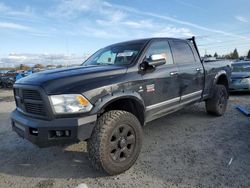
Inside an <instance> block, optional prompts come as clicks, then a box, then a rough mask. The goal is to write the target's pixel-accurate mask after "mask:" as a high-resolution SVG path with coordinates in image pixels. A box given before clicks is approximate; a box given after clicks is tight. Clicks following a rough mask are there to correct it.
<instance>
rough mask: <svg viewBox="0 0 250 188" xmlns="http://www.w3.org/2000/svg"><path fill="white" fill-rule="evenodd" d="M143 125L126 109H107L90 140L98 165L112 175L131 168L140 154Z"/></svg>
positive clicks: (92, 156) (90, 150) (91, 156)
mask: <svg viewBox="0 0 250 188" xmlns="http://www.w3.org/2000/svg"><path fill="white" fill-rule="evenodd" d="M141 146H142V128H141V124H140V122H139V121H138V119H137V118H136V117H135V116H134V115H133V114H131V113H129V112H126V111H120V110H114V111H109V112H106V113H104V114H103V115H102V116H101V117H100V118H99V119H98V121H97V124H96V126H95V128H94V130H93V133H92V135H91V138H90V139H89V140H88V152H89V158H90V160H91V162H92V164H93V165H94V167H95V168H97V169H100V170H104V171H105V172H107V173H108V174H110V175H115V174H119V173H122V172H124V171H126V170H127V169H129V168H130V167H131V166H132V165H133V164H134V163H135V161H136V159H137V158H138V156H139V153H140V149H141Z"/></svg>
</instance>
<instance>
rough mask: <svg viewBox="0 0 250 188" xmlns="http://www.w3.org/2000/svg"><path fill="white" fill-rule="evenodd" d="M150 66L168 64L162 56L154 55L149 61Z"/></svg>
mask: <svg viewBox="0 0 250 188" xmlns="http://www.w3.org/2000/svg"><path fill="white" fill-rule="evenodd" d="M147 62H148V65H149V66H153V67H156V66H159V65H164V64H165V63H166V59H165V57H164V56H163V55H162V54H154V55H151V56H150V57H149V59H148V60H147Z"/></svg>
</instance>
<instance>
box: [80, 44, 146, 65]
mask: <svg viewBox="0 0 250 188" xmlns="http://www.w3.org/2000/svg"><path fill="white" fill-rule="evenodd" d="M143 45H144V44H143V43H133V44H126V45H124V44H117V45H113V46H109V47H106V48H103V49H101V50H99V51H98V52H96V53H95V54H94V55H92V56H91V57H90V58H89V59H88V60H87V61H85V62H84V63H83V65H129V64H131V63H132V62H133V60H134V59H135V58H136V57H137V56H138V54H139V52H140V50H141V49H142V47H143Z"/></svg>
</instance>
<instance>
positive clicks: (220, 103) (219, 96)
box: [206, 85, 228, 116]
mask: <svg viewBox="0 0 250 188" xmlns="http://www.w3.org/2000/svg"><path fill="white" fill-rule="evenodd" d="M227 101H228V92H227V89H226V87H225V86H224V85H215V88H214V92H213V95H212V97H211V98H210V99H208V100H207V101H206V110H207V113H208V114H212V115H216V116H222V115H223V114H224V113H225V111H226V108H227Z"/></svg>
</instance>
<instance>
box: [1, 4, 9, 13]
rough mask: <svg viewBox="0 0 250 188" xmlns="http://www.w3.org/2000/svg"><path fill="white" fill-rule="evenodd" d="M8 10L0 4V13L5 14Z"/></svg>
mask: <svg viewBox="0 0 250 188" xmlns="http://www.w3.org/2000/svg"><path fill="white" fill-rule="evenodd" d="M8 10H9V8H8V7H7V6H6V5H5V4H4V3H1V2H0V12H6V11H8Z"/></svg>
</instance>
